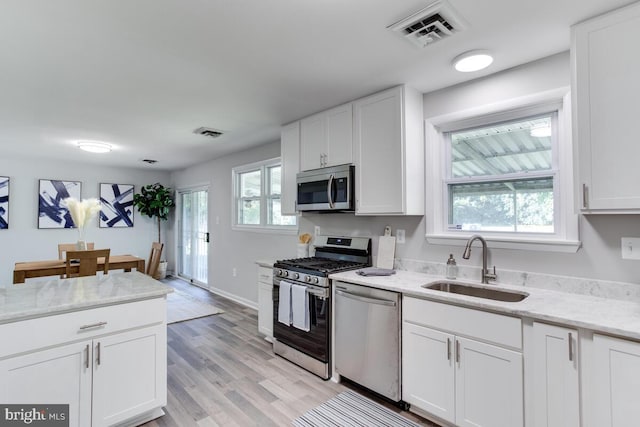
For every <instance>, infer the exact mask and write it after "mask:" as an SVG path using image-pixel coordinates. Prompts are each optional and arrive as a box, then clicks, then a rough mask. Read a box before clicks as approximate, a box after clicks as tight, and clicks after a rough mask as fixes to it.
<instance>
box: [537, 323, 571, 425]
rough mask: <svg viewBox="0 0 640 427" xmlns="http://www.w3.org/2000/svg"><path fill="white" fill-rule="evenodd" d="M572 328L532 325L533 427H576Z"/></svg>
mask: <svg viewBox="0 0 640 427" xmlns="http://www.w3.org/2000/svg"><path fill="white" fill-rule="evenodd" d="M577 339H578V332H577V331H576V330H575V329H568V328H562V327H559V326H552V325H546V324H544V323H538V322H535V323H534V324H533V383H534V384H533V393H534V396H533V404H534V408H533V418H534V425H535V426H537V427H579V426H580V401H579V396H580V388H579V380H578V360H577V352H576V349H577Z"/></svg>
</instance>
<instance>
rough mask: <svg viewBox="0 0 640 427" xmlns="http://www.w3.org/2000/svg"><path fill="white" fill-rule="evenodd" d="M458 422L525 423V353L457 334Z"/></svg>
mask: <svg viewBox="0 0 640 427" xmlns="http://www.w3.org/2000/svg"><path fill="white" fill-rule="evenodd" d="M455 346H456V352H455V353H456V365H457V367H456V381H455V383H456V425H459V426H469V427H472V426H473V427H518V426H522V425H523V423H524V410H523V403H522V399H523V373H522V354H521V353H518V352H515V351H511V350H506V349H503V348H500V347H496V346H493V345H489V344H484V343H481V342H478V341H474V340H470V339H466V338H460V337H456V345H455Z"/></svg>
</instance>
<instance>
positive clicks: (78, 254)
mask: <svg viewBox="0 0 640 427" xmlns="http://www.w3.org/2000/svg"><path fill="white" fill-rule="evenodd" d="M110 253H111V249H95V250H86V251H67V253H66V255H67V257H66V260H65V265H66V273H67V274H66V277H82V276H94V275H96V274H97V273H98V258H104V268H103V269H102V271H103V273H104V274H107V273H108V272H109V254H110ZM76 263H77V264H76ZM75 265H78V273H72V272H71V267H73V266H75Z"/></svg>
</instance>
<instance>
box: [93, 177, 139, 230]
mask: <svg viewBox="0 0 640 427" xmlns="http://www.w3.org/2000/svg"><path fill="white" fill-rule="evenodd" d="M100 203H101V204H102V208H101V209H100V227H101V228H116V227H133V185H130V184H100Z"/></svg>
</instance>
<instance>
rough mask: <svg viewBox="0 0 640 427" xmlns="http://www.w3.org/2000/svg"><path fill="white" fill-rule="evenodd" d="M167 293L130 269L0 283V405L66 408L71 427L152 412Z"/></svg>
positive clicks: (122, 421)
mask: <svg viewBox="0 0 640 427" xmlns="http://www.w3.org/2000/svg"><path fill="white" fill-rule="evenodd" d="M170 292H172V288H170V287H169V286H166V285H164V284H162V283H160V282H158V281H156V280H154V279H152V278H150V277H149V276H146V275H144V274H142V273H138V272H130V273H112V274H107V275H103V276H90V277H80V278H72V279H59V278H51V279H48V280H41V281H34V282H31V283H27V284H25V285H20V286H13V285H7V286H6V287H4V288H0V342H2V346H1V347H0V402H2V403H3V404H6V403H16V404H22V405H43V404H44V405H47V404H48V405H50V404H68V405H69V414H68V415H69V425H70V426H87V425H92V426H94V427H95V426H111V425H138V424H140V423H143V422H145V421H148V420H150V419H153V418H157V417H158V416H161V415H162V414H163V412H162V409H161V408H162V407H163V406H165V405H166V381H167V379H166V378H167V377H166V376H167V357H166V351H167V350H166V343H167V335H166V334H167V331H166V295H167V294H168V293H170Z"/></svg>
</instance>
